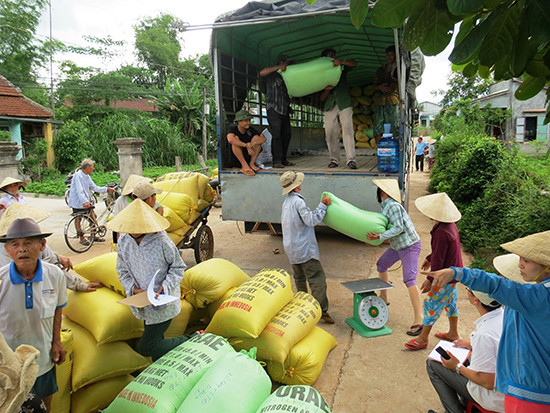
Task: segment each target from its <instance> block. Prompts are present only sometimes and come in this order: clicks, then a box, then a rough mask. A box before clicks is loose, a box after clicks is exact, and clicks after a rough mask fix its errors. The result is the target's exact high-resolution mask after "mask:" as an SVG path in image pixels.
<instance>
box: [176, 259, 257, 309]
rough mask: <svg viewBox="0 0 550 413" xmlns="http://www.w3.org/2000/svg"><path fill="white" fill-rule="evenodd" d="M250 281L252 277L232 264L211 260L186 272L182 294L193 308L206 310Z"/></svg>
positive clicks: (182, 281)
mask: <svg viewBox="0 0 550 413" xmlns="http://www.w3.org/2000/svg"><path fill="white" fill-rule="evenodd" d="M248 280H250V277H249V276H248V275H247V274H246V273H245V272H244V271H243V270H241V269H240V268H239V267H237V266H236V265H235V264H233V263H232V262H229V261H227V260H224V259H222V258H211V259H209V260H206V261H203V262H201V263H200V264H197V265H195V266H193V267H191V268H190V269H188V270H187V271H185V276H184V277H183V280H181V284H180V285H181V293H182V295H183V296H184V297H185V299H186V300H187V301H189V302H190V303H191V304H192V305H193V307H195V308H204V307H206V306H207V305H208V304H210V303H212V302H214V301H216V300H217V299H219V298H220V297H221V296H223V295H224V294H225V293H226V292H227V290H229V289H230V288H232V287H238V286H239V285H241V284H242V283H244V282H246V281H248Z"/></svg>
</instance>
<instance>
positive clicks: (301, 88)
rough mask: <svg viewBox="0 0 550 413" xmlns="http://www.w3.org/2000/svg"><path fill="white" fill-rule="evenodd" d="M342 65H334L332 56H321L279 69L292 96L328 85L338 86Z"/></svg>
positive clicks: (304, 93)
mask: <svg viewBox="0 0 550 413" xmlns="http://www.w3.org/2000/svg"><path fill="white" fill-rule="evenodd" d="M342 70H343V69H342V66H336V67H335V66H334V65H333V64H332V59H331V58H330V57H319V58H318V59H315V60H311V61H309V62H305V63H299V64H296V65H290V66H287V68H286V70H285V71H284V72H282V71H280V70H279V73H280V74H281V76H282V77H283V80H284V82H285V85H286V89H287V90H288V95H289V96H290V97H291V98H292V97H301V96H306V95H309V94H311V93H315V92H319V91H321V90H323V89H324V88H326V87H327V86H336V85H337V84H338V82H339V81H340V76H341V75H342Z"/></svg>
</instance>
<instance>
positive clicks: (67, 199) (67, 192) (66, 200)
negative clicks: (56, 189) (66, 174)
mask: <svg viewBox="0 0 550 413" xmlns="http://www.w3.org/2000/svg"><path fill="white" fill-rule="evenodd" d="M70 190H71V188H67V190H66V191H65V203H66V204H67V206H69V191H70Z"/></svg>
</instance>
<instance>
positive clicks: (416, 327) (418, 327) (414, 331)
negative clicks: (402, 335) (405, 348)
mask: <svg viewBox="0 0 550 413" xmlns="http://www.w3.org/2000/svg"><path fill="white" fill-rule="evenodd" d="M422 328H423V326H422V324H413V325H412V326H411V328H409V329H408V330H407V335H409V336H413V337H416V336H419V335H420V333H422Z"/></svg>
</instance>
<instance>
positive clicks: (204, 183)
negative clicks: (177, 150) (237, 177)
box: [156, 171, 212, 202]
mask: <svg viewBox="0 0 550 413" xmlns="http://www.w3.org/2000/svg"><path fill="white" fill-rule="evenodd" d="M193 176H196V177H197V178H198V181H197V183H198V186H199V188H198V191H199V199H204V200H206V201H208V202H212V199H209V197H210V195H209V194H210V190H211V188H210V187H209V185H208V183H209V182H210V180H211V179H210V178H209V177H208V176H206V175H203V174H201V173H199V172H192V171H185V172H171V173H168V174H166V175H163V176H161V177H160V178H158V179H157V180H156V182H162V181H168V180H178V179H183V178H189V177H193ZM178 192H179V191H178ZM183 193H184V194H185V193H187V192H183Z"/></svg>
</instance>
